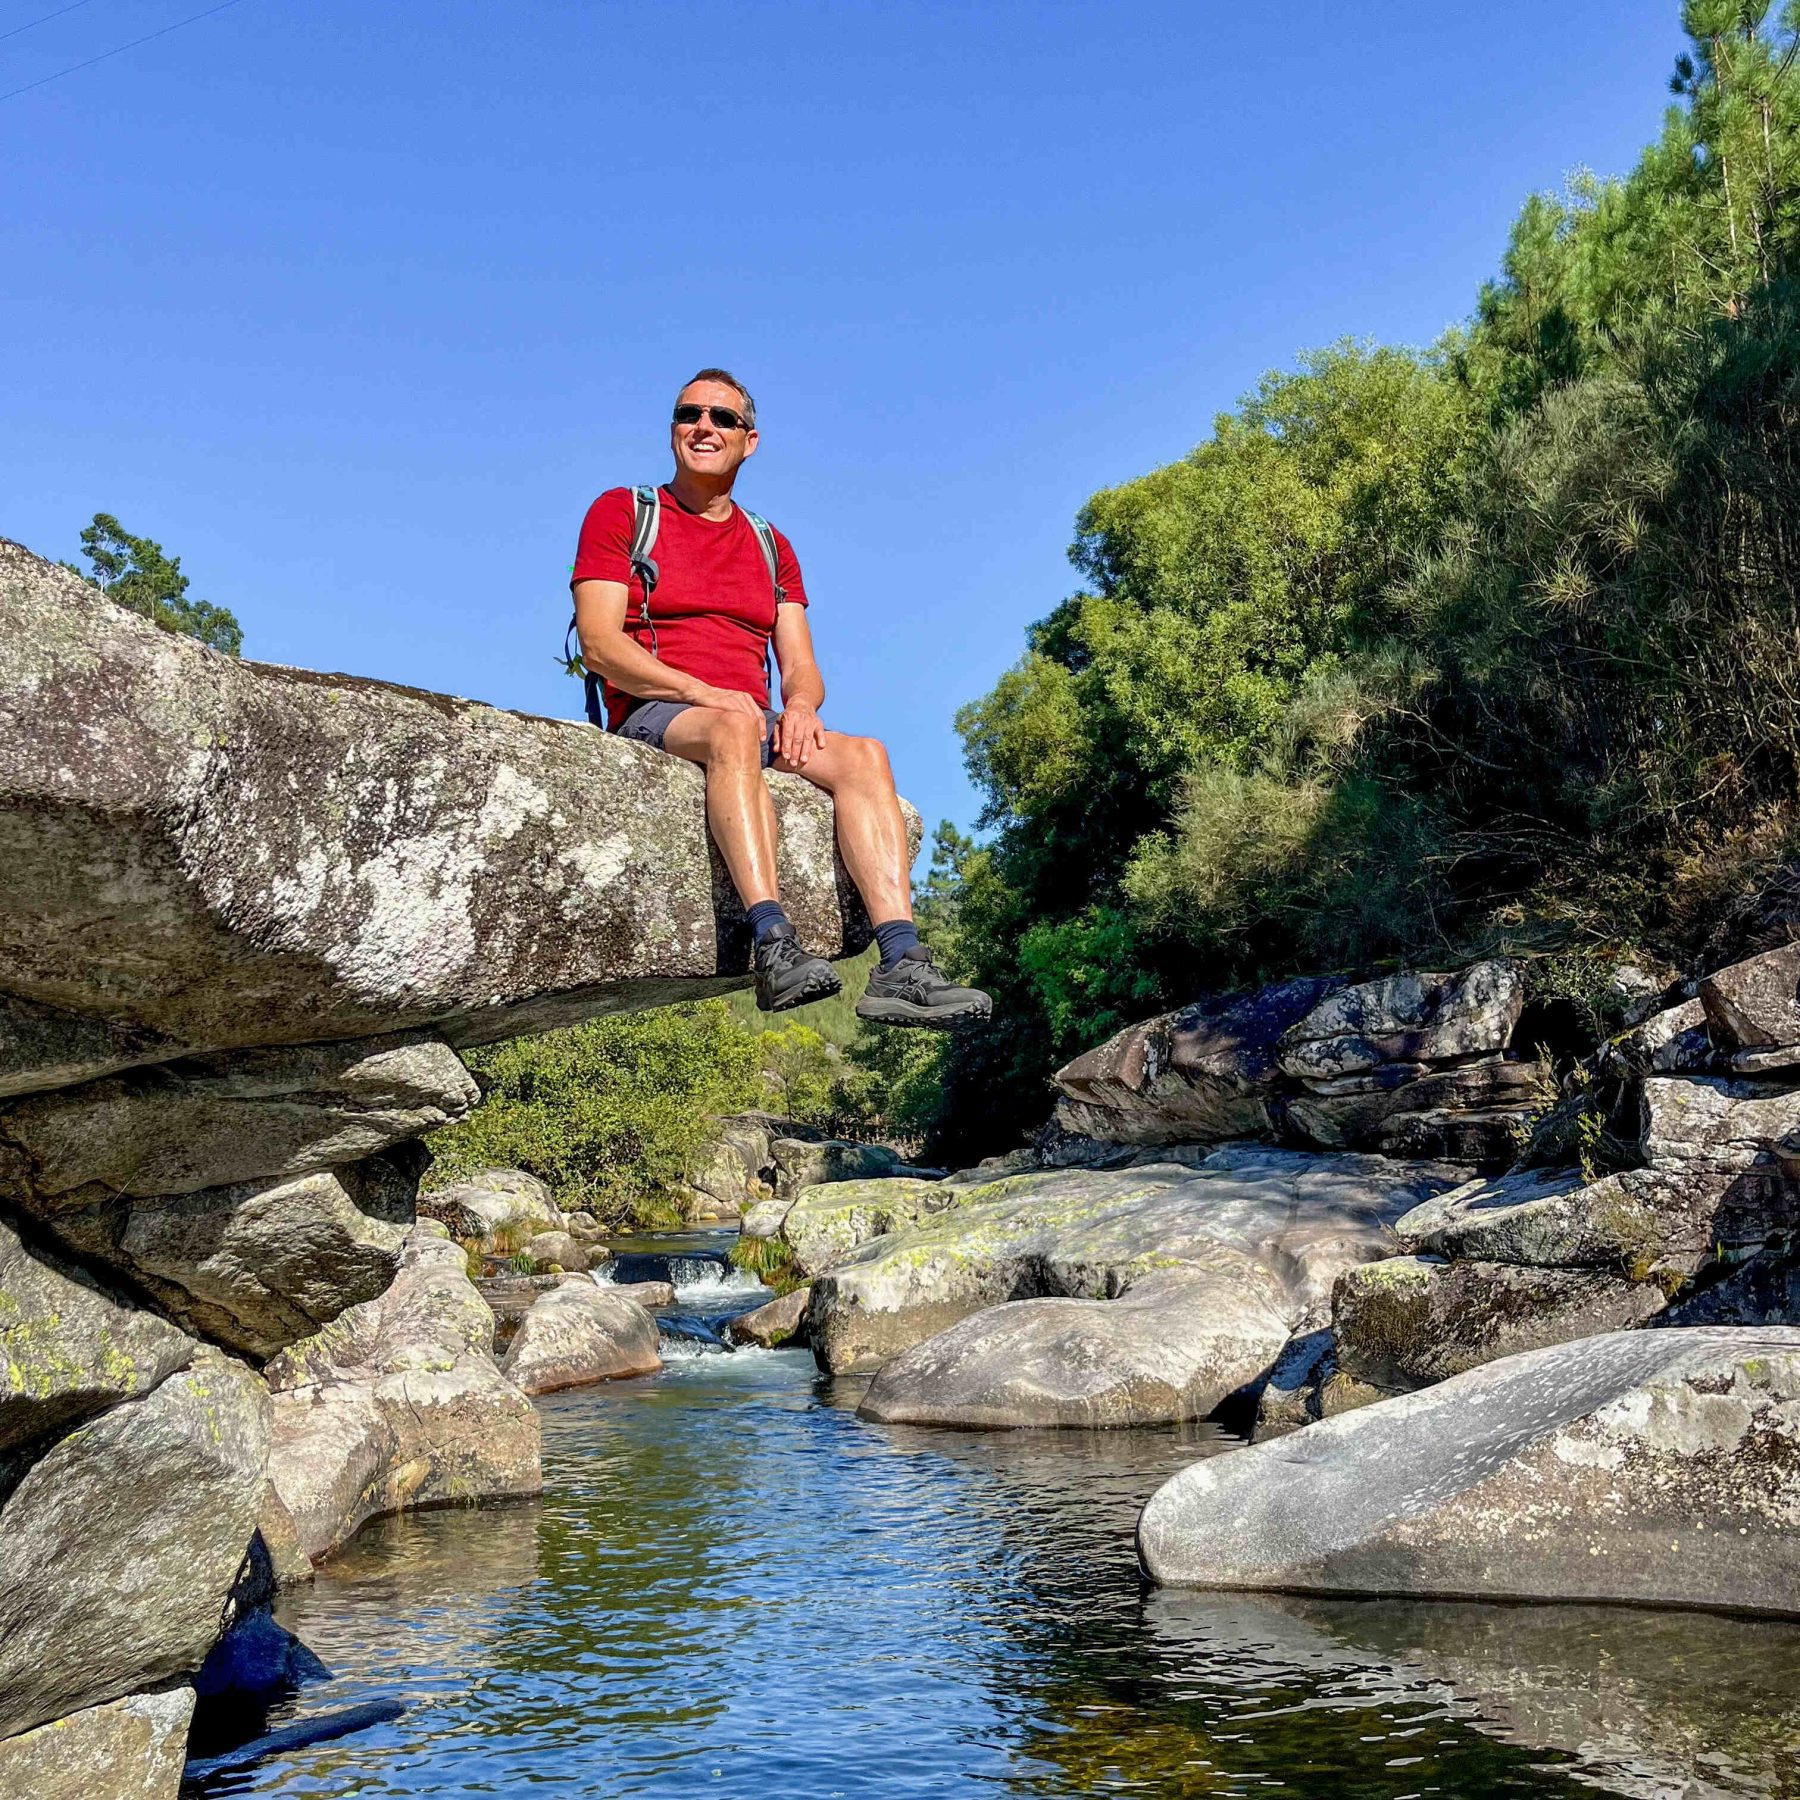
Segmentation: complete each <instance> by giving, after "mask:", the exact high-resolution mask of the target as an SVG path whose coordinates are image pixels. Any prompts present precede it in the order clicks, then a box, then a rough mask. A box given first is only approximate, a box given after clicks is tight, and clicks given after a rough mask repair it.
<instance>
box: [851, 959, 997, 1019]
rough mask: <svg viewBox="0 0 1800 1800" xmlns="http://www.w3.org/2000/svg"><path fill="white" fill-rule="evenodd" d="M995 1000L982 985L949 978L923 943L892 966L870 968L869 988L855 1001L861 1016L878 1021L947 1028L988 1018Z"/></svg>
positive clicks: (858, 1014)
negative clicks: (965, 984)
mask: <svg viewBox="0 0 1800 1800" xmlns="http://www.w3.org/2000/svg"><path fill="white" fill-rule="evenodd" d="M993 1010H994V1003H993V1001H992V1000H990V999H989V998H988V997H987V995H986V994H984V993H983V992H982V991H981V990H980V988H966V987H958V986H957V985H956V984H955V983H954V982H952V981H946V980H945V979H944V977H943V976H942V975H940V974H939V973H938V972H937V969H936V968H935V966H934V965H933V963H932V960H931V952H930V951H929V950H927V949H926V948H925V946H924V945H923V944H919V945H917V946H915V947H914V948H913V949H911V950H907V951H904V952H902V953H901V955H900V956H899V957H897V958H896V959H895V961H894V966H893V967H892V968H891V969H881V968H876V969H874V970H872V971H871V972H870V975H869V986H868V991H867V992H866V993H865V994H864V995H863V997H862V998H861V999H860V1000H859V1001H857V1003H856V1016H857V1017H858V1018H859V1019H872V1020H874V1021H875V1023H876V1024H878V1025H925V1026H929V1027H931V1028H932V1029H934V1030H938V1031H948V1030H950V1029H952V1028H953V1027H955V1026H958V1025H972V1024H974V1023H975V1022H976V1021H977V1020H978V1019H985V1018H986V1017H987V1016H988V1015H989V1014H990V1013H991V1012H992V1011H993Z"/></svg>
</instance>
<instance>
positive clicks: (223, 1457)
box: [0, 542, 916, 1793]
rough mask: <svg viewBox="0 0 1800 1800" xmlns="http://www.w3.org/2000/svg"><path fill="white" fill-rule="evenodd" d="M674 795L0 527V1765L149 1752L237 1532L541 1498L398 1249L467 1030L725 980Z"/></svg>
mask: <svg viewBox="0 0 1800 1800" xmlns="http://www.w3.org/2000/svg"><path fill="white" fill-rule="evenodd" d="M702 790H703V782H702V779H701V776H700V773H699V771H698V770H696V769H693V768H691V767H690V766H688V765H686V764H683V763H682V762H680V760H679V759H678V758H674V757H668V756H659V755H656V754H654V753H652V752H649V751H646V750H644V749H643V748H642V747H640V746H637V745H632V744H628V743H626V742H625V741H623V740H621V739H618V738H612V737H607V736H605V735H604V734H602V733H599V732H596V731H594V730H592V729H591V728H590V727H587V726H585V725H575V724H571V723H565V722H559V721H554V720H546V719H531V718H525V717H521V716H519V715H516V714H510V713H503V712H499V711H496V710H494V709H492V708H489V707H484V706H479V705H474V704H471V703H469V702H466V701H460V700H452V699H449V698H446V697H444V696H441V695H434V694H427V693H421V692H418V691H416V690H412V689H407V688H398V687H393V686H390V685H387V684H383V683H378V682H368V681H359V680H356V679H354V678H350V677H342V676H321V675H316V674H312V673H309V672H306V671H301V670H293V669H278V668H273V667H267V666H261V665H258V664H255V663H247V662H238V661H235V660H233V659H230V658H226V657H223V656H220V655H217V654H216V653H214V652H212V651H210V650H207V649H206V648H204V647H203V646H201V645H200V644H198V643H196V642H194V641H193V640H191V639H188V638H184V637H179V636H175V635H172V634H170V633H167V632H163V631H160V630H158V629H157V628H156V627H154V626H153V625H151V624H150V623H148V622H147V621H145V620H143V619H140V618H138V617H136V616H135V615H133V614H131V613H128V612H126V611H124V610H123V609H121V608H119V607H117V606H115V605H113V604H112V603H111V602H110V601H108V600H107V599H105V597H104V596H103V595H101V594H100V593H99V591H98V590H97V589H96V588H94V587H92V586H91V585H90V584H88V583H86V582H83V581H81V580H79V579H78V578H76V577H75V576H73V575H72V574H70V573H69V572H68V571H66V570H63V569H60V568H57V567H55V566H53V565H51V564H49V563H46V562H44V561H42V560H40V559H39V558H37V557H34V556H32V555H31V554H30V553H29V552H27V551H25V550H23V549H22V548H20V547H19V546H17V545H15V544H8V543H4V542H0V1337H3V1340H4V1344H5V1348H6V1351H7V1357H6V1374H5V1377H4V1383H3V1385H0V1504H3V1505H4V1509H5V1510H4V1513H3V1514H0V1638H3V1639H4V1642H3V1643H0V1690H3V1692H4V1701H3V1702H0V1767H3V1766H10V1765H6V1764H5V1763H4V1758H5V1757H6V1756H11V1757H13V1758H14V1759H15V1761H16V1760H17V1759H19V1758H27V1759H29V1758H33V1757H37V1756H39V1755H40V1751H39V1749H38V1747H37V1746H38V1744H39V1742H40V1741H41V1742H42V1743H53V1742H55V1743H61V1742H65V1741H66V1742H67V1743H68V1744H69V1745H74V1744H75V1743H76V1742H77V1735H76V1734H78V1733H79V1734H80V1742H81V1743H83V1744H100V1743H112V1744H115V1745H123V1744H125V1743H126V1742H127V1741H128V1740H129V1741H135V1740H134V1739H133V1738H132V1734H133V1733H134V1732H135V1733H139V1734H140V1735H141V1729H142V1728H141V1721H138V1722H136V1723H134V1721H137V1720H138V1715H137V1714H136V1713H135V1712H133V1711H132V1708H133V1707H134V1706H135V1705H136V1702H135V1701H130V1700H128V1699H127V1697H128V1696H132V1695H140V1696H142V1695H149V1696H151V1699H152V1700H155V1701H156V1704H158V1705H162V1704H163V1702H162V1701H161V1700H160V1699H158V1698H157V1697H158V1696H159V1695H160V1694H161V1693H162V1692H163V1691H164V1690H165V1689H166V1690H167V1691H169V1692H174V1691H176V1688H177V1687H178V1686H179V1684H180V1683H181V1682H182V1681H183V1680H184V1679H185V1678H188V1677H191V1676H192V1675H193V1674H194V1672H195V1671H196V1670H198V1669H199V1667H200V1665H201V1662H202V1660H203V1658H204V1657H205V1656H206V1654H207V1652H208V1650H209V1648H210V1647H211V1645H212V1642H213V1639H214V1638H216V1637H217V1636H218V1634H219V1631H220V1629H221V1627H222V1626H223V1625H225V1624H227V1623H229V1622H230V1620H231V1619H232V1618H233V1617H237V1616H240V1615H241V1605H240V1601H241V1600H242V1596H241V1595H240V1594H238V1593H237V1592H236V1590H235V1589H234V1581H235V1576H236V1572H237V1571H238V1568H239V1565H240V1564H241V1563H243V1562H244V1561H245V1557H246V1552H247V1549H248V1548H249V1547H251V1545H252V1533H253V1532H256V1531H258V1529H259V1527H260V1529H261V1532H262V1537H261V1538H259V1539H258V1543H259V1544H260V1545H261V1548H262V1550H264V1551H267V1552H268V1553H269V1555H270V1556H271V1557H273V1558H274V1561H275V1570H274V1573H273V1574H272V1575H271V1577H270V1581H271V1584H272V1581H273V1580H274V1579H276V1578H288V1579H291V1578H292V1576H293V1575H294V1574H295V1573H296V1572H297V1567H296V1565H298V1566H299V1568H306V1569H309V1568H310V1561H309V1560H308V1559H309V1558H310V1557H313V1556H318V1555H321V1554H323V1553H324V1552H325V1551H326V1550H328V1549H329V1548H330V1547H332V1546H333V1545H335V1544H338V1543H341V1542H342V1541H343V1539H344V1538H345V1536H346V1535H347V1534H348V1533H349V1532H351V1531H353V1530H354V1529H355V1528H356V1525H357V1524H358V1523H359V1522H360V1520H361V1519H363V1518H366V1517H370V1516H373V1514H374V1513H376V1512H379V1511H384V1510H388V1509H391V1508H393V1507H396V1506H402V1505H407V1504H415V1503H419V1504H423V1503H435V1502H440V1501H447V1500H458V1501H460V1500H470V1499H475V1498H479V1497H481V1496H482V1495H484V1494H492V1493H501V1494H505V1493H516V1492H522V1491H530V1490H531V1489H533V1488H534V1487H535V1485H536V1481H537V1427H536V1419H535V1415H534V1414H533V1413H532V1411H531V1409H530V1406H529V1403H528V1402H527V1400H526V1399H525V1397H524V1396H523V1395H522V1394H520V1393H519V1392H518V1390H517V1389H516V1388H514V1387H513V1386H512V1385H511V1384H510V1383H508V1382H507V1381H505V1380H504V1378H503V1377H502V1376H501V1375H500V1373H499V1371H498V1368H497V1367H496V1365H495V1364H494V1362H493V1358H492V1355H491V1345H492V1332H493V1315H492V1314H491V1313H490V1312H489V1311H488V1310H487V1308H486V1306H485V1305H484V1304H483V1303H482V1302H481V1301H480V1299H479V1297H478V1296H477V1295H476V1294H475V1292H474V1290H473V1288H472V1287H470V1285H469V1283H468V1281H467V1279H466V1274H465V1271H464V1266H463V1256H462V1253H461V1251H460V1250H458V1249H457V1248H456V1247H455V1246H454V1245H452V1244H449V1243H447V1242H445V1241H443V1240H442V1239H438V1240H436V1241H435V1242H433V1241H431V1237H432V1234H431V1233H430V1232H426V1233H425V1234H423V1236H422V1237H415V1238H409V1237H408V1235H407V1234H408V1231H409V1228H410V1227H411V1226H412V1222H413V1219H414V1209H415V1200H416V1192H417V1187H418V1182H419V1177H420V1175H421V1173H422V1172H423V1170H424V1168H425V1166H426V1164H427V1163H428V1162H429V1158H428V1156H427V1155H426V1154H425V1153H424V1151H423V1149H422V1148H421V1146H420V1144H419V1142H418V1140H419V1138H420V1136H421V1135H422V1134H424V1133H426V1132H428V1131H430V1130H431V1129H433V1128H434V1127H436V1126H438V1125H441V1124H444V1123H445V1122H447V1121H451V1120H455V1119H458V1118H460V1117H462V1116H463V1115H464V1114H466V1113H467V1111H468V1110H469V1108H470V1107H471V1106H472V1105H473V1104H474V1103H475V1101H476V1099H477V1092H476V1087H475V1084H474V1082H473V1081H472V1079H471V1078H470V1076H469V1074H468V1072H467V1070H466V1069H464V1067H463V1066H462V1063H461V1062H460V1060H459V1059H458V1056H457V1054H456V1050H457V1048H458V1047H459V1046H463V1045H467V1044H472V1043H481V1042H487V1041H490V1040H492V1039H495V1038H499V1037H503V1036H507V1035H511V1034H515V1033H519V1032H525V1031H534V1030H540V1029H545V1028H548V1027H550V1026H553V1025H558V1024H563V1023H572V1022H574V1021H575V1020H577V1019H580V1018H584V1017H588V1016H592V1015H594V1014H598V1013H604V1012H613V1011H618V1010H621V1009H628V1008H632V1007H639V1006H647V1005H659V1004H664V1003H666V1002H669V1001H674V1000H679V999H683V998H687V997H689V996H691V995H694V994H698V993H703V992H713V991H718V990H719V989H720V988H722V987H724V986H727V985H732V984H741V983H742V982H743V981H744V980H745V979H746V978H747V963H748V953H749V942H748V933H747V931H746V929H745V926H744V921H743V917H742V910H741V908H740V907H739V906H738V905H737V902H736V900H735V898H734V897H733V896H732V894H731V891H730V888H729V884H728V883H727V882H726V880H725V878H724V875H723V871H722V869H721V868H720V867H719V866H718V865H717V861H716V858H715V857H714V856H713V854H712V853H711V851H710V848H709V845H708V841H707V834H706V829H705V823H704V809H703V797H702ZM771 791H772V792H773V794H774V796H775V803H776V807H777V810H778V813H779V816H780V818H781V822H782V826H783V842H782V852H781V856H782V864H781V866H782V873H783V879H784V890H785V892H784V898H785V899H786V901H787V904H788V907H789V910H790V912H791V913H792V914H793V916H794V917H795V919H796V921H797V922H798V923H799V924H800V927H801V930H802V931H803V933H804V935H805V936H806V939H807V941H808V943H809V945H811V946H813V947H815V948H819V949H822V950H825V951H827V952H828V953H831V954H844V953H847V952H849V951H853V950H856V949H858V948H860V947H861V945H862V944H863V943H864V942H865V941H866V938H867V921H866V920H865V919H864V918H863V917H862V915H861V913H860V910H859V909H858V907H857V904H856V902H855V898H854V894H853V892H852V890H851V888H850V886H849V884H848V882H847V880H846V879H845V877H844V875H843V872H842V870H841V868H840V867H839V865H838V864H837V861H836V857H835V850H834V846H833V834H832V815H831V805H830V802H829V800H828V799H827V798H826V797H825V796H824V795H823V794H821V793H820V792H819V791H817V790H816V789H813V788H812V787H810V786H809V785H808V784H806V783H803V782H800V781H798V780H795V779H791V778H788V777H783V776H773V777H771ZM913 823H914V825H915V828H916V820H915V821H913ZM518 1183H524V1184H526V1187H525V1188H520V1187H519V1186H518ZM535 1186H536V1184H532V1183H530V1179H529V1178H528V1177H519V1178H518V1180H517V1182H515V1184H514V1191H510V1192H506V1191H500V1190H503V1189H504V1188H505V1182H504V1181H503V1180H501V1179H498V1178H491V1177H484V1178H483V1184H482V1185H481V1187H480V1188H479V1190H478V1191H477V1192H476V1193H475V1194H473V1195H471V1196H465V1198H466V1199H467V1200H468V1203H469V1206H470V1209H471V1210H470V1211H469V1212H468V1213H467V1214H466V1215H464V1214H458V1215H456V1217H457V1222H458V1223H467V1222H470V1221H472V1222H473V1224H474V1225H475V1226H476V1227H477V1228H478V1229H477V1230H472V1231H471V1232H470V1234H469V1235H471V1236H475V1235H480V1236H486V1235H487V1234H488V1232H489V1231H490V1230H491V1229H492V1228H493V1226H494V1225H495V1224H497V1223H499V1221H498V1220H489V1219H487V1218H485V1217H484V1213H483V1206H484V1204H497V1205H499V1206H500V1207H501V1209H502V1212H503V1214H504V1217H505V1218H506V1219H508V1220H513V1221H514V1222H515V1223H516V1222H517V1220H518V1218H519V1217H520V1215H522V1214H524V1213H526V1212H529V1211H530V1210H531V1196H530V1194H529V1192H528V1189H529V1188H531V1187H535ZM538 1191H539V1193H540V1194H541V1189H539V1190H538ZM541 1198H542V1202H543V1207H542V1208H540V1216H539V1217H537V1219H536V1224H537V1226H538V1228H539V1229H546V1228H547V1229H553V1230H557V1231H565V1230H571V1221H569V1220H566V1219H564V1218H563V1217H562V1216H561V1215H560V1214H559V1213H557V1212H556V1211H555V1209H554V1207H550V1206H549V1196H548V1195H547V1194H543V1195H541ZM437 1204H439V1205H442V1206H454V1205H456V1204H459V1202H457V1201H456V1200H454V1199H449V1200H444V1201H441V1202H439V1203H437ZM544 1209H547V1211H545V1210H544ZM590 1224H591V1221H590ZM573 1235H574V1236H575V1237H576V1239H577V1241H579V1238H580V1234H579V1233H578V1232H577V1233H574V1234H573ZM572 1259H573V1253H571V1260H572ZM221 1350H223V1351H226V1352H230V1353H232V1355H231V1356H225V1355H222V1354H221ZM233 1357H235V1358H238V1359H243V1360H233V1359H232V1358H233ZM265 1359H272V1360H269V1365H268V1373H269V1376H270V1378H271V1380H272V1381H273V1383H274V1385H275V1387H276V1388H277V1390H278V1391H277V1393H276V1395H275V1397H274V1400H273V1402H272V1403H271V1401H270V1398H269V1394H268V1391H267V1388H266V1387H265V1386H264V1384H263V1382H262V1380H261V1379H259V1377H258V1376H257V1375H256V1373H255V1372H254V1370H253V1369H252V1368H251V1367H248V1366H246V1364H247V1363H256V1364H260V1363H263V1362H264V1361H265ZM271 1434H272V1436H273V1441H274V1443H275V1454H274V1459H273V1463H272V1465H271V1466H272V1468H273V1471H274V1473H275V1475H276V1477H277V1479H276V1484H275V1487H276V1490H278V1492H275V1491H272V1490H271V1488H270V1485H269V1479H268V1470H267V1469H266V1468H265V1464H266V1463H267V1462H268V1460H269V1459H268V1445H269V1442H270V1440H271ZM263 1539H266V1540H267V1542H263ZM243 1604H252V1603H251V1602H249V1601H243ZM183 1691H185V1690H183ZM149 1703H150V1702H148V1701H147V1702H146V1704H149ZM183 1704H185V1702H183ZM121 1709H122V1710H121ZM159 1716H160V1715H159ZM58 1717H67V1719H68V1724H67V1726H66V1728H65V1727H63V1726H58V1727H56V1728H55V1729H54V1730H52V1731H51V1732H50V1733H49V1735H48V1736H46V1737H44V1738H42V1739H41V1740H40V1739H39V1738H38V1737H37V1735H36V1728H37V1727H38V1726H40V1725H45V1724H46V1723H47V1722H48V1721H50V1720H52V1719H55V1718H58ZM171 1730H172V1731H173V1730H174V1728H173V1727H171ZM8 1733H11V1734H13V1735H12V1736H11V1737H10V1738H8V1737H7V1735H6V1734H8ZM21 1733H30V1734H32V1736H31V1740H30V1741H29V1742H28V1741H27V1740H26V1738H25V1737H23V1736H21V1735H20V1734H21ZM177 1735H178V1733H177ZM57 1754H59V1755H60V1754H61V1753H60V1752H58V1753H57ZM68 1754H69V1756H70V1757H72V1758H76V1760H74V1761H72V1762H71V1764H70V1766H71V1767H75V1766H80V1765H79V1759H78V1757H76V1753H75V1752H74V1751H73V1750H71V1751H70V1752H69V1753H68ZM86 1754H87V1752H86V1751H85V1750H83V1751H81V1752H80V1755H86ZM120 1754H124V1752H123V1751H121V1752H120ZM146 1755H147V1752H146ZM21 1766H22V1765H21ZM145 1766H146V1767H149V1766H150V1764H149V1762H148V1761H146V1763H145ZM83 1779H84V1780H86V1779H87V1777H86V1776H84V1777H83ZM120 1779H121V1781H124V1780H125V1777H124V1776H123V1775H121V1776H120ZM38 1788H39V1790H40V1791H43V1792H51V1791H53V1789H52V1787H51V1786H50V1784H49V1783H48V1782H47V1781H46V1782H44V1783H39V1784H38ZM81 1791H83V1792H89V1791H91V1792H94V1793H99V1792H101V1791H103V1789H102V1786H101V1783H100V1780H99V1777H98V1776H97V1775H96V1776H94V1778H93V1779H92V1780H91V1781H89V1785H88V1786H87V1787H84V1788H83V1789H82V1790H81ZM119 1791H120V1792H122V1793H123V1792H135V1791H137V1790H136V1789H134V1788H131V1787H130V1786H129V1785H128V1784H127V1785H124V1786H121V1787H120V1788H119Z"/></svg>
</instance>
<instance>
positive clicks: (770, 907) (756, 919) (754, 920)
mask: <svg viewBox="0 0 1800 1800" xmlns="http://www.w3.org/2000/svg"><path fill="white" fill-rule="evenodd" d="M788 924H789V919H788V916H787V914H786V913H784V912H783V911H782V910H781V902H780V901H779V900H759V901H757V903H756V904H755V905H754V906H753V907H751V908H750V934H751V936H752V937H753V938H754V939H755V941H756V942H757V943H759V944H760V943H761V942H762V941H763V939H764V938H766V937H768V936H770V935H771V934H772V933H773V932H775V931H777V930H779V929H780V927H781V926H783V925H788ZM790 928H791V927H790Z"/></svg>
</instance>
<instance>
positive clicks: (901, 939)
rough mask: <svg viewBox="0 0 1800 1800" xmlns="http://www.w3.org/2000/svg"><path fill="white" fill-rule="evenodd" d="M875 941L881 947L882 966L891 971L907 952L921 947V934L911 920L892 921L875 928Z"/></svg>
mask: <svg viewBox="0 0 1800 1800" xmlns="http://www.w3.org/2000/svg"><path fill="white" fill-rule="evenodd" d="M875 941H876V943H878V944H879V945H880V946H881V966H882V967H883V968H884V969H891V968H892V967H893V966H894V964H895V963H897V962H898V961H899V960H900V959H901V957H903V956H904V955H905V954H906V953H907V951H909V950H916V949H917V948H918V947H919V934H918V932H917V930H916V929H915V928H914V926H913V922H912V920H911V919H890V920H888V922H887V923H886V924H885V925H877V926H876V927H875Z"/></svg>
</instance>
